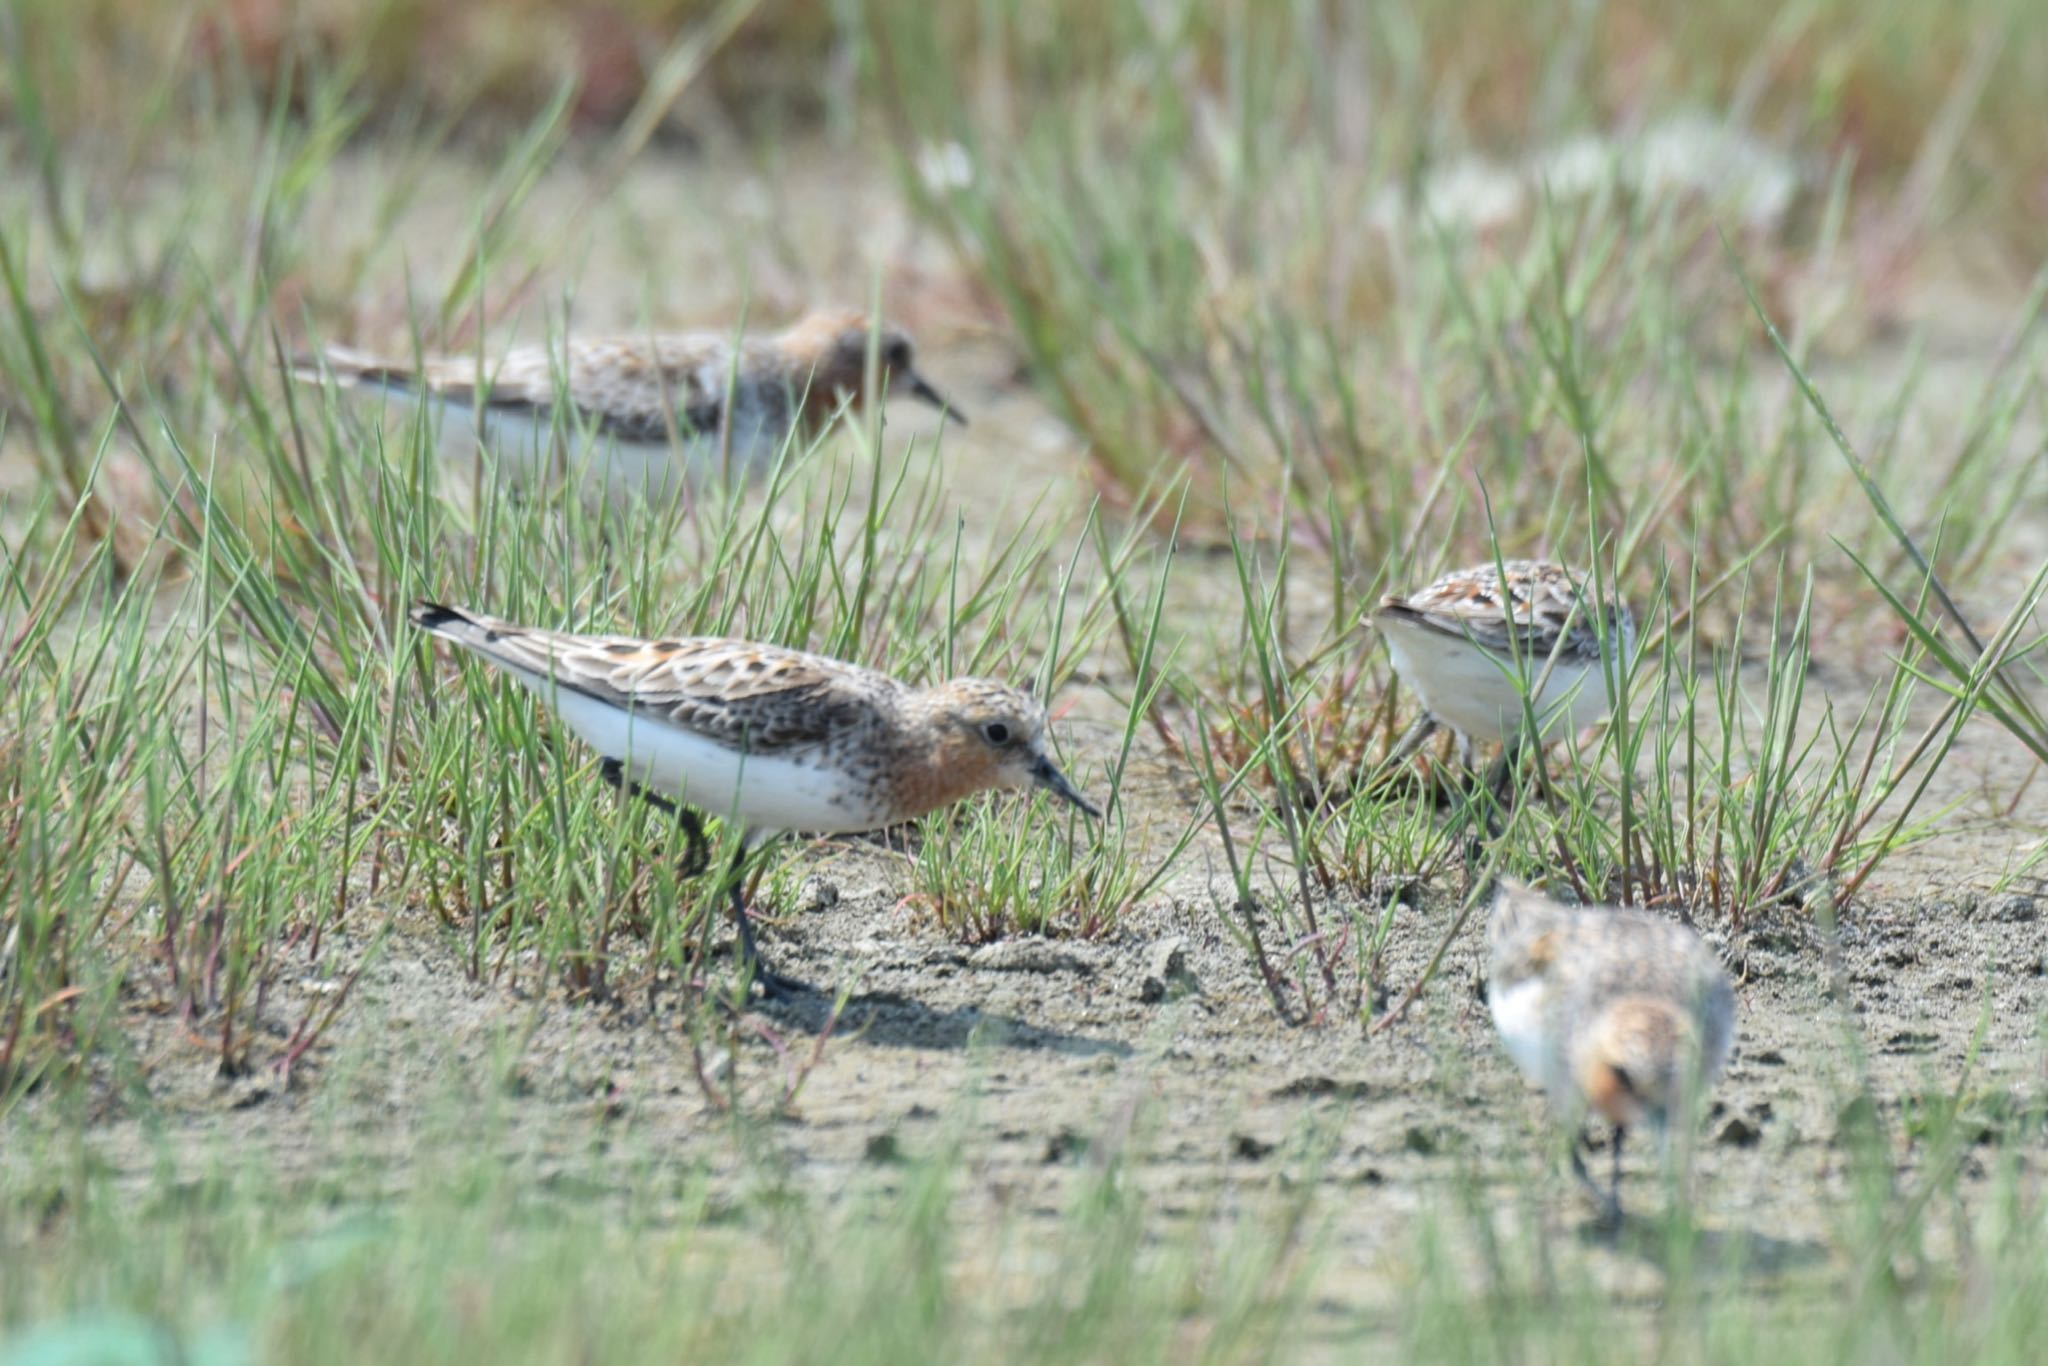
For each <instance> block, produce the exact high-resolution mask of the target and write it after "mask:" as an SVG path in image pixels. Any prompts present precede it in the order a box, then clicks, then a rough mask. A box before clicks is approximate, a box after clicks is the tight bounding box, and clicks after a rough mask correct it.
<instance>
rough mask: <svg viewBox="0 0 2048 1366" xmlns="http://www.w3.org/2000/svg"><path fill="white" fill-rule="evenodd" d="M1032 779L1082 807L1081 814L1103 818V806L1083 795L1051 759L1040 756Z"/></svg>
mask: <svg viewBox="0 0 2048 1366" xmlns="http://www.w3.org/2000/svg"><path fill="white" fill-rule="evenodd" d="M1031 781H1032V782H1034V783H1037V784H1038V785H1039V786H1040V787H1042V788H1044V789H1045V790H1046V791H1048V792H1050V793H1053V794H1054V795H1055V796H1059V797H1063V798H1065V799H1066V800H1067V801H1069V802H1072V803H1073V804H1074V805H1075V806H1078V807H1080V808H1081V814H1082V815H1084V816H1086V817H1088V819H1090V820H1100V819H1102V808H1101V807H1099V806H1097V805H1096V804H1095V803H1094V802H1091V801H1089V800H1088V799H1087V798H1086V797H1084V796H1082V795H1081V793H1080V790H1079V789H1078V788H1076V787H1075V786H1074V785H1073V784H1072V783H1070V782H1068V781H1067V775H1066V774H1064V773H1062V772H1060V771H1059V768H1058V767H1057V766H1056V765H1055V764H1054V763H1053V761H1052V760H1051V759H1048V758H1046V757H1045V756H1044V755H1042V754H1041V755H1039V756H1038V762H1037V763H1035V764H1033V765H1032V766H1031Z"/></svg>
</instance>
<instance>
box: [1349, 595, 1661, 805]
mask: <svg viewBox="0 0 2048 1366" xmlns="http://www.w3.org/2000/svg"><path fill="white" fill-rule="evenodd" d="M1586 582H1587V580H1586V578H1585V576H1584V575H1582V574H1578V573H1575V572H1573V571H1571V570H1569V569H1566V568H1565V567H1564V566H1562V565H1559V564H1556V563H1554V562H1552V561H1549V560H1508V561H1507V562H1505V563H1504V564H1498V565H1496V564H1492V563H1488V564H1480V565H1473V566H1471V567H1470V568H1466V569H1459V570H1455V571H1453V572H1451V573H1449V574H1445V575H1444V576H1443V577H1442V578H1439V579H1438V580H1436V581H1435V582H1434V583H1432V584H1430V585H1429V586H1428V587H1426V588H1423V589H1421V590H1420V591H1418V592H1415V593H1411V594H1409V595H1408V596H1406V597H1399V596H1394V597H1387V598H1384V599H1382V600H1381V602H1380V607H1379V611H1378V612H1376V613H1375V614H1374V616H1373V621H1372V624H1373V626H1374V628H1375V629H1376V630H1378V632H1379V633H1380V636H1381V638H1382V639H1384V640H1385V641H1386V642H1387V652H1388V654H1389V655H1390V656H1391V657H1392V659H1393V662H1394V670H1395V672H1396V673H1398V674H1399V675H1400V676H1401V678H1402V680H1403V681H1404V682H1406V683H1407V684H1408V686H1409V687H1410V688H1412V689H1414V691H1415V695H1416V697H1417V698H1418V699H1420V701H1421V703H1422V706H1423V709H1424V710H1425V711H1426V712H1427V713H1428V715H1429V718H1430V720H1431V721H1432V722H1434V723H1436V724H1441V725H1444V726H1447V727H1449V728H1450V729H1451V730H1452V731H1453V732H1455V733H1456V734H1457V736H1458V739H1459V743H1460V746H1461V748H1462V749H1463V751H1464V753H1465V757H1466V761H1467V764H1468V766H1469V764H1470V761H1471V758H1472V754H1473V751H1474V749H1475V747H1476V746H1477V745H1480V744H1489V743H1506V742H1508V741H1511V740H1513V739H1515V738H1516V737H1517V736H1519V735H1521V734H1522V733H1523V731H1524V729H1525V727H1526V726H1527V724H1528V721H1529V719H1530V718H1531V717H1533V718H1534V719H1535V722H1536V734H1537V736H1538V738H1539V739H1549V738H1551V737H1553V736H1555V735H1556V734H1557V733H1558V732H1560V731H1562V730H1565V729H1567V728H1568V729H1570V730H1573V731H1578V730H1584V729H1585V728H1586V727H1588V726H1590V725H1593V724H1594V723H1596V722H1598V721H1599V720H1600V719H1601V718H1603V717H1605V716H1607V715H1608V714H1609V713H1610V712H1611V711H1612V710H1613V708H1614V706H1615V702H1616V688H1617V684H1618V682H1619V679H1620V676H1621V674H1622V672H1623V671H1624V670H1626V668H1627V667H1628V662H1629V660H1630V658H1631V656H1632V655H1633V654H1634V651H1635V638H1636V622H1635V616H1634V614H1633V613H1631V612H1630V611H1629V608H1628V604H1627V603H1625V602H1622V601H1621V600H1619V599H1612V600H1610V601H1608V602H1607V603H1605V604H1602V605H1598V606H1596V605H1595V603H1594V602H1593V600H1592V595H1591V594H1590V593H1589V592H1587V591H1586V590H1585V589H1584V588H1583V587H1582V585H1583V584H1585V583H1586Z"/></svg>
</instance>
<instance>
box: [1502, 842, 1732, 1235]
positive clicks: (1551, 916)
mask: <svg viewBox="0 0 2048 1366" xmlns="http://www.w3.org/2000/svg"><path fill="white" fill-rule="evenodd" d="M1486 945H1487V958H1488V972H1487V1006H1488V1009H1489V1010H1490V1011H1491V1013H1492V1015H1493V1023H1494V1028H1495V1029H1496V1030H1497V1031H1498V1032H1499V1034H1500V1039H1501V1043H1502V1044H1503V1045H1504V1046H1505V1047H1506V1049H1507V1052H1508V1056H1509V1057H1510V1058H1512V1059H1514V1062H1515V1065H1516V1066H1517V1067H1518V1068H1520V1069H1521V1071H1522V1072H1523V1074H1524V1075H1525V1076H1527V1077H1528V1078H1529V1079H1530V1080H1532V1081H1534V1082H1535V1083H1537V1084H1538V1085H1539V1086H1541V1087H1542V1088H1543V1089H1544V1091H1545V1092H1546V1093H1547V1094H1548V1096H1549V1097H1550V1102H1551V1106H1552V1109H1553V1111H1554V1112H1555V1113H1556V1114H1557V1115H1558V1116H1559V1117H1560V1118H1561V1119H1562V1120H1564V1121H1565V1123H1566V1124H1567V1125H1568V1126H1569V1127H1570V1128H1571V1129H1572V1130H1573V1131H1575V1132H1576V1131H1577V1130H1579V1128H1580V1127H1581V1126H1582V1125H1583V1124H1584V1122H1585V1121H1586V1119H1587V1118H1588V1117H1589V1116H1591V1115H1595V1114H1597V1115H1599V1116H1600V1117H1601V1118H1602V1119H1604V1120H1606V1121H1607V1122H1608V1124H1609V1125H1611V1126H1612V1127H1613V1130H1614V1146H1613V1151H1614V1170H1613V1175H1612V1178H1611V1180H1610V1182H1609V1184H1608V1188H1607V1189H1606V1190H1605V1191H1604V1192H1603V1191H1602V1190H1601V1189H1600V1188H1599V1187H1598V1186H1597V1185H1596V1184H1595V1183H1594V1181H1593V1179H1592V1177H1591V1176H1589V1175H1588V1174H1587V1172H1586V1166H1585V1159H1584V1158H1583V1157H1582V1156H1580V1153H1579V1145H1578V1143H1576V1142H1574V1143H1573V1145H1572V1159H1571V1160H1572V1170H1573V1173H1574V1174H1575V1175H1576V1176H1577V1177H1578V1179H1579V1181H1580V1182H1581V1183H1582V1184H1583V1185H1584V1186H1585V1187H1586V1189H1587V1190H1588V1191H1589V1192H1591V1193H1592V1195H1593V1198H1594V1199H1595V1200H1596V1201H1597V1202H1598V1203H1599V1204H1600V1207H1601V1218H1602V1222H1603V1223H1604V1224H1606V1225H1608V1226H1610V1227H1612V1226H1616V1225H1618V1224H1619V1223H1620V1220H1621V1154H1622V1143H1623V1141H1624V1140H1625V1139H1626V1137H1627V1135H1628V1134H1629V1133H1631V1132H1633V1131H1635V1130H1637V1129H1640V1128H1643V1127H1645V1126H1647V1127H1648V1128H1649V1129H1650V1130H1651V1131H1652V1132H1654V1133H1656V1134H1657V1135H1658V1138H1659V1140H1660V1143H1661V1145H1662V1146H1663V1147H1664V1148H1665V1149H1666V1150H1668V1148H1669V1142H1670V1134H1671V1131H1672V1127H1673V1126H1674V1125H1680V1124H1689V1123H1691V1122H1692V1118H1693V1111H1694V1106H1695V1105H1696V1103H1697V1101H1698V1100H1699V1099H1700V1098H1701V1097H1702V1096H1704V1095H1705V1093H1706V1091H1707V1090H1708V1089H1709V1088H1710V1087H1711V1086H1712V1085H1713V1083H1714V1081H1715V1079H1716V1078H1717V1077H1719V1076H1720V1074H1721V1071H1722V1069H1723V1068H1724V1067H1726V1066H1727V1063H1728V1056H1729V1053H1730V1052H1731V1051H1732V1049H1733V1047H1734V1043H1735V989H1734V987H1733V986H1732V985H1731V984H1730V982H1729V980H1728V973H1727V971H1726V970H1725V969H1724V968H1723V967H1722V966H1721V961H1720V959H1719V958H1718V957H1717V956H1716V955H1715V953H1714V951H1713V950H1712V949H1710V948H1709V947H1708V946H1707V945H1706V943H1705V942H1704V941H1703V940H1701V939H1700V937H1699V936H1698V935H1697V934H1695V933H1694V932H1693V931H1692V930H1691V929H1689V928H1687V927H1686V926H1684V925H1681V924H1679V923H1678V922H1677V921H1674V920H1669V919H1666V918H1665V917H1663V916H1660V915H1655V914H1652V913H1650V912H1648V911H1638V910H1623V909H1617V908H1612V907H1606V906H1583V907H1581V906H1566V905H1563V904H1561V903H1559V902H1556V901H1553V900H1551V899H1550V898H1548V897H1546V896H1544V895H1543V894H1542V893H1540V892H1537V891H1535V890H1534V889H1532V888H1530V887H1526V886H1524V885H1522V884H1520V883H1516V882H1510V881H1506V880H1503V881H1502V882H1501V883H1500V886H1499V888H1498V889H1497V890H1496V892H1495V894H1494V899H1493V906H1492V908H1491V910H1490V912H1489V914H1488V918H1487V926H1486Z"/></svg>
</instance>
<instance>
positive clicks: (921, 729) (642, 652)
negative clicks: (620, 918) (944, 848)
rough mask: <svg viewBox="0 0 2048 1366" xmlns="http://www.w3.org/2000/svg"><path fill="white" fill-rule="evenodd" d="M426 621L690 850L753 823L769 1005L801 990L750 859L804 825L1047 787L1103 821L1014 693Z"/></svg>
mask: <svg viewBox="0 0 2048 1366" xmlns="http://www.w3.org/2000/svg"><path fill="white" fill-rule="evenodd" d="M411 616H412V621H413V624H414V625H415V626H418V627H419V628H420V629H422V630H425V631H429V632H431V633H433V634H434V635H437V636H441V637H443V638H444V639H446V640H449V641H452V642H454V643H455V644H457V645H460V646H461V647H463V648H464V649H466V650H468V651H470V652H471V653H473V654H476V655H478V656H480V657H482V658H483V659H485V660H486V661H488V662H489V663H491V664H494V665H496V666H497V667H499V668H501V669H503V670H505V671H506V672H507V673H509V674H511V675H512V676H513V677H514V678H516V679H517V680H518V681H519V682H520V683H522V684H524V685H525V686H526V687H528V688H530V689H532V690H533V691H534V692H535V693H536V694H538V695H539V696H540V697H541V698H542V699H543V700H544V701H545V702H547V703H548V704H549V705H550V706H551V707H553V708H554V710H555V712H556V714H557V715H559V716H560V717H561V718H562V720H563V721H564V722H566V723H567V724H568V726H569V729H571V730H572V731H574V732H575V733H576V734H577V735H579V736H580V737H582V739H583V741H584V742H585V743H586V744H588V745H589V746H590V747H591V748H592V749H594V750H596V751H597V753H598V755H599V758H600V760H601V768H602V771H603V773H604V775H605V777H606V778H607V779H608V780H609V781H610V782H612V783H613V784H614V785H615V786H617V787H619V788H621V789H622V790H624V791H629V792H632V793H634V794H636V795H639V796H641V797H643V798H645V799H647V800H648V801H650V802H652V803H653V804H655V805H656V806H659V807H661V808H662V809H663V810H666V811H670V812H672V813H673V814H675V815H676V816H677V818H678V819H679V820H681V821H682V823H683V825H684V828H685V830H686V832H688V834H689V835H690V839H691V844H692V848H693V852H694V851H695V850H696V849H698V848H701V846H702V836H703V832H702V827H701V825H700V824H699V822H698V818H697V814H696V813H697V812H702V813H704V814H707V815H712V816H718V817H722V818H724V819H726V820H728V821H732V822H735V823H737V824H738V825H739V826H740V828H741V830H742V832H743V833H742V838H741V841H740V847H739V852H738V854H737V856H736V857H735V858H734V860H733V863H732V865H731V866H730V867H729V868H728V869H727V870H726V874H725V876H726V881H727V890H728V891H729V893H730V896H731V899H732V912H733V919H734V921H735V922H736V923H737V925H738V927H739V937H740V952H741V956H742V958H743V960H744V961H745V963H746V964H747V965H748V966H749V967H751V968H753V969H754V980H756V981H758V982H760V983H761V984H762V986H763V987H764V989H766V990H768V991H769V992H771V993H773V992H775V991H778V990H783V989H795V990H801V989H803V987H802V984H801V983H797V982H793V981H790V980H789V979H786V978H780V977H777V976H775V975H773V974H771V973H768V972H766V971H765V970H763V969H762V967H761V959H760V954H759V952H758V951H757V950H756V948H755V945H754V934H753V929H752V926H751V925H750V923H749V920H748V915H747V906H746V897H745V892H744V889H743V883H742V880H741V877H740V874H741V872H742V871H743V868H744V864H745V861H746V857H747V854H748V852H749V851H750V850H752V849H756V848H759V847H760V846H762V845H764V844H766V843H767V842H769V841H770V840H772V839H773V838H775V837H776V836H778V835H782V834H785V833H788V832H791V831H803V832H806V833H810V834H820V835H829V834H851V833H854V832H857V831H865V830H877V829H880V828H882V827H883V826H887V825H894V824H896V823H898V822H900V821H907V820H913V819H915V818H917V817H919V816H922V815H924V814H925V813H927V812H929V811H934V810H937V809H938V808H939V807H942V806H946V805H949V804H951V803H953V802H956V801H959V800H960V799H961V798H963V797H967V796H971V795H973V794H974V793H976V792H981V791H984V790H988V789H1026V788H1031V787H1042V788H1044V789H1046V790H1047V791H1049V792H1051V793H1053V794H1054V795H1056V796H1058V797H1060V798H1062V799H1064V800H1065V801H1067V802H1070V803H1071V804H1073V805H1074V806H1076V807H1078V808H1080V810H1081V811H1082V812H1083V813H1085V814H1086V815H1088V816H1090V817H1097V816H1100V815H1101V812H1100V811H1099V810H1098V809H1097V808H1096V807H1095V805H1094V804H1093V803H1092V802H1090V801H1089V800H1088V799H1087V798H1086V797H1084V796H1082V795H1081V793H1080V792H1079V790H1077V789H1076V788H1075V787H1074V785H1073V784H1072V783H1071V782H1069V781H1068V780H1067V777H1066V775H1065V774H1064V773H1062V772H1061V771H1060V769H1059V766H1058V765H1057V764H1055V763H1054V762H1053V758H1052V755H1051V753H1050V752H1049V750H1048V737H1047V734H1046V715H1045V708H1044V707H1042V706H1040V705H1039V704H1038V702H1036V701H1035V700H1033V699H1032V698H1031V696H1030V695H1029V694H1027V693H1025V692H1022V691H1020V690H1019V689H1016V688H1012V687H1009V686H1008V685H1006V684H1002V683H994V682H990V681H988V680H986V679H980V678H956V679H952V680H950V681H949V682H945V683H941V684H938V685H937V686H935V687H928V688H918V687H912V686H911V685H909V684H906V683H903V682H900V681H899V680H897V679H895V678H891V677H890V676H889V675H887V674H883V673H878V672H876V671H874V670H872V669H864V668H861V667H860V666H858V665H854V664H847V663H843V662H841V661H839V660H836V659H826V658H824V657H822V656H820V655H813V654H805V653H803V652H802V651H799V650H789V649H784V648H782V647H780V646H776V645H761V644H756V643H754V642H752V641H745V640H732V639H728V638H725V637H715V636H697V637H687V638H683V639H676V640H641V639H636V638H634V637H629V636H594V635H574V634H570V633H568V632H563V631H544V630H536V629H533V628H530V627H525V626H516V625H514V624H512V623H511V622H507V621H500V620H498V619H496V618H494V617H487V616H482V615H479V614H477V613H473V612H468V611H465V610H463V609H462V608H459V607H444V606H442V605H441V604H439V603H433V602H420V603H418V604H416V605H415V606H414V607H413V609H412V613H411ZM671 799H673V800H671ZM691 808H695V809H696V810H695V811H693V810H692V809H691Z"/></svg>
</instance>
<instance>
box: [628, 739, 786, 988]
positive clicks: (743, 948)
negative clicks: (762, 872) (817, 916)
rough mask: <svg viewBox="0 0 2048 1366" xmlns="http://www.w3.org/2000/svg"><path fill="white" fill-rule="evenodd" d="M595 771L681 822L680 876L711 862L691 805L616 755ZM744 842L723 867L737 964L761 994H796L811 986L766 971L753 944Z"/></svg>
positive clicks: (696, 873) (700, 870) (701, 869)
mask: <svg viewBox="0 0 2048 1366" xmlns="http://www.w3.org/2000/svg"><path fill="white" fill-rule="evenodd" d="M598 771H599V772H600V773H602V774H603V775H604V780H605V781H606V782H608V783H610V784H611V785H612V786H613V787H615V788H617V789H618V790H619V791H621V792H623V793H626V794H628V795H630V796H634V797H638V798H639V799H640V800H641V801H643V802H646V803H647V804H648V805H649V806H651V807H653V808H654V809H655V810H657V811H663V812H666V813H667V814H668V815H669V816H671V817H672V818H674V820H675V822H676V824H678V825H680V826H682V828H683V837H684V838H685V839H686V840H688V841H689V846H690V847H689V849H688V851H687V852H686V853H685V854H684V855H683V863H682V867H681V868H680V869H679V870H678V871H679V872H680V873H681V875H682V876H684V877H697V876H700V875H701V874H703V873H704V872H705V871H706V870H707V869H709V868H710V866H711V841H710V840H708V839H706V838H705V836H704V818H703V817H702V816H700V815H698V814H697V812H696V810H695V809H694V808H691V807H687V806H684V805H682V804H681V803H679V802H673V801H670V800H669V799H668V798H667V797H664V796H662V795H661V793H659V792H654V791H650V790H649V789H647V788H645V787H642V786H641V785H640V784H639V783H636V782H633V781H631V780H629V779H628V778H627V777H626V769H625V765H623V764H621V763H620V762H619V761H618V760H617V759H604V760H600V761H599V763H598ZM748 847H749V846H748V844H747V843H746V842H745V841H744V840H743V841H741V843H740V847H739V848H738V849H737V850H735V851H734V852H733V856H732V862H731V864H729V865H728V866H727V867H726V870H725V883H726V891H727V893H728V894H729V895H730V896H731V897H732V920H733V924H734V925H736V926H737V927H738V928H739V935H740V964H741V966H742V967H743V968H749V969H751V970H752V971H753V975H754V980H755V981H756V982H759V983H760V984H761V994H762V995H764V996H767V997H769V998H770V999H773V998H775V997H778V996H790V995H797V994H801V993H803V992H807V991H811V990H814V988H813V987H812V986H811V985H810V984H809V983H808V982H800V981H798V980H797V979H796V978H794V977H784V976H783V975H782V974H781V973H779V972H770V971H769V970H768V967H767V965H766V964H764V963H763V962H762V961H761V950H760V949H759V948H757V947H756V946H755V944H754V922H753V918H752V917H751V916H749V915H748V914H747V887H746V878H745V876H744V874H745V873H746V871H747V851H748Z"/></svg>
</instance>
